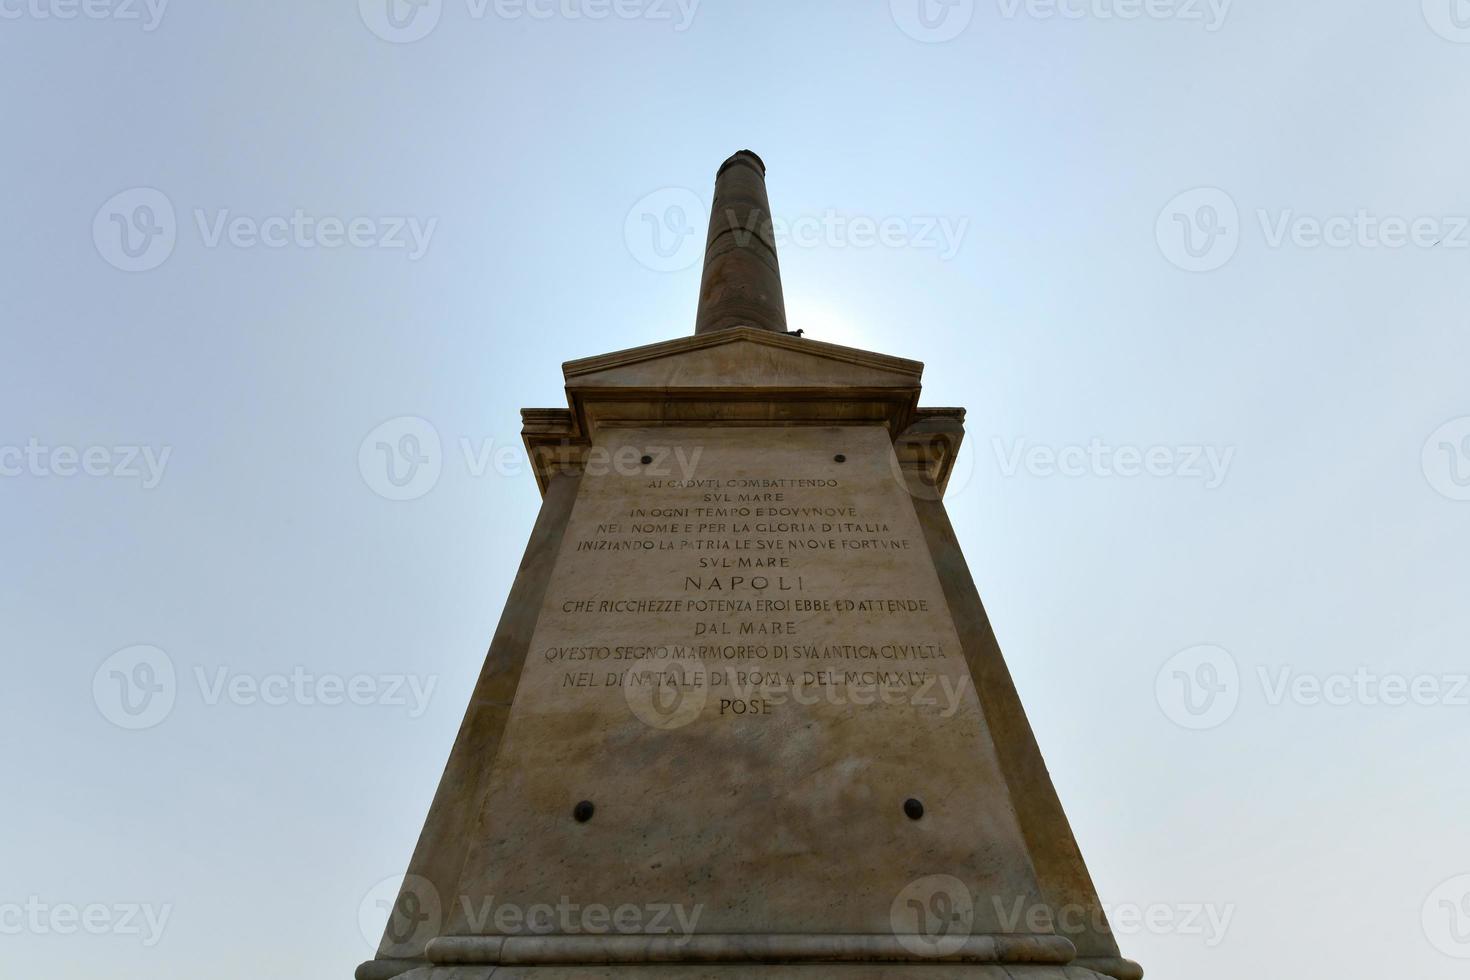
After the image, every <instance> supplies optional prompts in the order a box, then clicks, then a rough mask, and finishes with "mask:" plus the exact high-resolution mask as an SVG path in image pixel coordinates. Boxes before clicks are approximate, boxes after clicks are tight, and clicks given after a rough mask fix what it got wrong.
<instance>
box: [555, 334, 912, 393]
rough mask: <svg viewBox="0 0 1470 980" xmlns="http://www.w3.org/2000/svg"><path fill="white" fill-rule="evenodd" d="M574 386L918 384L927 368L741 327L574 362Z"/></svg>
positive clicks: (570, 365)
mask: <svg viewBox="0 0 1470 980" xmlns="http://www.w3.org/2000/svg"><path fill="white" fill-rule="evenodd" d="M563 371H564V373H565V376H566V383H567V388H568V390H569V391H570V390H577V389H599V388H602V389H606V388H642V389H674V388H677V389H691V388H696V389H697V388H713V389H727V390H728V389H731V388H749V389H757V390H759V389H767V390H769V389H803V388H807V389H811V388H816V389H832V388H868V389H871V388H889V389H914V390H916V389H917V388H918V387H919V380H920V377H921V376H922V374H923V371H924V365H923V364H921V363H919V362H918V361H910V360H906V359H904V358H900V357H890V356H888V355H886V354H876V353H873V352H871V351H865V350H858V349H856V348H853V347H842V346H839V345H837V344H827V343H822V342H820V341H815V340H806V339H803V338H800V337H795V336H791V335H788V334H778V333H773V332H771V331H769V330H758V329H755V328H753V327H735V328H732V329H729V330H720V331H716V332H714V333H708V334H701V335H696V336H693V337H682V338H680V339H678V340H673V341H667V342H665V343H661V344H650V345H649V346H646V347H634V348H631V349H629V350H624V351H618V352H617V353H613V354H604V355H601V356H599V357H589V358H584V359H582V360H577V361H568V362H567V363H566V364H564V365H563Z"/></svg>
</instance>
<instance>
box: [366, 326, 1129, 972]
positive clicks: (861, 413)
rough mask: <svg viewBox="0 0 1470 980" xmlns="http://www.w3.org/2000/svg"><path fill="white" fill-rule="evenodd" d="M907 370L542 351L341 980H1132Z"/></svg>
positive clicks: (755, 332)
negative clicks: (377, 908)
mask: <svg viewBox="0 0 1470 980" xmlns="http://www.w3.org/2000/svg"><path fill="white" fill-rule="evenodd" d="M921 371H922V366H921V365H919V364H917V363H916V362H913V361H906V360H902V359H898V358H891V357H885V356H883V355H877V354H872V353H868V352H864V351H856V350H851V349H847V348H842V347H837V346H833V345H830V344H821V343H815V342H812V341H807V340H801V339H797V338H795V337H791V336H788V335H785V334H781V333H777V332H775V331H772V330H769V329H753V328H742V327H736V328H733V329H722V330H718V331H712V332H707V333H703V334H698V335H696V336H694V337H690V338H686V339H683V340H678V341H673V342H670V343H666V344H658V345H654V346H651V347H646V348H640V349H636V350H631V351H623V352H619V353H617V354H611V355H607V356H604V357H599V358H592V359H588V360H584V361H576V362H571V363H569V364H567V365H566V368H565V373H566V382H567V393H568V402H569V405H568V408H567V409H565V410H560V409H557V410H535V411H528V412H527V413H525V418H526V430H525V435H526V443H527V448H528V450H529V452H530V453H531V455H532V458H533V460H534V461H535V462H536V467H537V477H538V481H539V483H540V485H541V487H542V489H543V491H544V492H545V503H544V505H543V509H542V514H541V517H540V519H539V521H538V523H537V526H536V529H535V531H534V532H533V535H532V540H531V544H530V546H529V547H528V549H527V554H526V557H525V559H524V561H523V562H522V565H521V570H520V574H519V575H518V577H517V580H516V583H515V586H514V588H513V590H512V594H511V597H510V601H509V602H508V604H507V608H506V612H505V615H504V618H503V619H502V622H501V626H500V628H499V630H498V631H497V633H496V637H495V640H494V642H493V643H492V646H491V649H490V653H489V656H488V657H487V660H486V667H485V671H484V674H483V676H482V678H481V680H480V683H479V685H478V686H477V688H476V691H475V695H474V700H473V703H472V704H471V706H470V709H469V712H468V714H467V716H466V719H465V723H464V726H463V728H462V730H461V733H460V737H459V739H458V741H457V742H456V745H455V748H454V751H453V753H452V755H451V758H450V761H449V765H448V768H447V769H446V772H445V776H444V780H443V782H442V784H441V787H440V790H439V793H438V795H437V796H436V798H435V801H434V805H433V808H432V810H431V812H430V814H429V817H428V820H427V822H426V824H425V828H424V833H423V836H422V838H421V840H420V843H419V847H418V850H417V851H416V853H415V855H414V858H413V861H412V863H411V865H410V869H409V876H408V878H407V879H406V881H405V885H404V888H403V893H402V894H401V895H400V898H399V902H398V905H397V906H396V908H395V910H394V914H393V916H392V917H391V919H390V922H389V925H388V929H387V931H386V934H385V937H384V941H383V944H382V946H381V948H380V950H379V957H378V959H376V960H374V961H371V962H370V963H366V964H364V965H363V966H362V967H361V968H360V969H359V971H358V976H359V978H361V980H373V978H387V977H391V976H397V975H406V976H409V977H412V978H413V980H481V978H487V977H490V976H492V975H493V976H494V977H496V978H497V980H512V978H521V977H525V978H528V980H529V978H539V980H563V978H565V980H572V978H578V980H582V978H587V980H590V978H594V977H596V978H601V977H614V976H616V977H660V978H667V980H693V978H704V977H709V978H722V977H732V978H733V977H737V976H750V975H753V974H758V975H761V976H768V977H791V978H806V977H812V978H816V977H822V976H830V975H833V974H834V973H837V974H839V975H842V976H847V977H850V978H852V980H859V978H862V980H866V978H870V977H871V978H876V977H890V976H891V977H912V978H915V980H919V978H925V980H927V978H935V980H938V978H940V977H943V978H953V977H975V978H995V980H1002V978H1005V980H1085V978H1094V977H1099V976H1110V977H1113V978H1117V980H1134V978H1137V977H1139V976H1141V971H1140V970H1139V969H1138V967H1137V966H1136V965H1135V964H1132V963H1130V962H1128V961H1126V960H1123V959H1121V958H1120V956H1119V953H1118V949H1117V945H1116V943H1115V942H1114V941H1113V938H1112V936H1111V934H1110V933H1109V931H1108V929H1107V924H1106V919H1105V918H1104V917H1103V915H1102V913H1101V909H1100V906H1099V903H1098V899H1097V896H1096V893H1095V891H1094V889H1093V886H1092V882H1091V880H1090V878H1089V877H1088V874H1087V870H1086V867H1085V865H1084V864H1083V862H1082V858H1081V855H1080V853H1079V852H1078V850H1077V846H1076V843H1075V841H1074V840H1073V837H1072V833H1071V830H1070V828H1069V827H1068V825H1067V822H1066V818H1065V816H1064V814H1063V812H1062V809H1061V806H1060V804H1059V802H1058V801H1057V799H1056V795H1055V792H1054V790H1053V789H1052V786H1051V782H1050V779H1049V777H1048V776H1047V774H1046V769H1045V766H1044V764H1043V762H1042V760H1041V755H1040V752H1039V751H1038V750H1037V748H1036V744H1035V740H1034V738H1033V736H1032V734H1031V731H1030V728H1029V726H1028V725H1027V723H1026V720H1025V714H1024V712H1023V710H1022V709H1021V706H1020V703H1019V700H1018V698H1017V697H1016V693H1015V689H1014V687H1013V686H1012V684H1011V682H1010V677H1009V674H1008V673H1007V671H1006V669H1005V665H1004V661H1003V659H1002V658H1001V656H1000V652H999V649H998V647H997V646H996V644H995V639H994V635H993V633H992V632H991V630H990V628H989V624H988V621H987V620H986V618H985V613H984V609H983V607H982V606H981V604H980V600H979V597H978V595H977V594H976V592H975V588H974V584H973V582H972V581H971V579H970V576H969V572H968V570H967V569H966V568H965V564H964V559H963V557H962V555H961V553H960V551H959V548H958V545H957V543H956V542H955V540H954V535H953V532H952V530H951V529H950V527H949V523H948V519H947V517H946V516H945V513H944V506H943V502H942V496H943V492H944V489H945V486H946V484H947V481H948V478H949V474H950V470H951V468H952V466H953V463H954V458H955V454H956V452H957V450H958V447H959V443H960V439H961V438H962V434H963V433H962V423H963V415H964V413H963V411H961V410H958V409H933V410H925V409H920V408H919V407H918V398H919V387H920V385H919V382H920V374H921ZM1061 912H1065V913H1066V914H1062V915H1059V914H1058V913H1061ZM1063 924H1070V925H1071V926H1072V928H1070V930H1068V929H1065V928H1063Z"/></svg>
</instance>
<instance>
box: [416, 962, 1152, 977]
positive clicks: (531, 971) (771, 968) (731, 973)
mask: <svg viewBox="0 0 1470 980" xmlns="http://www.w3.org/2000/svg"><path fill="white" fill-rule="evenodd" d="M1140 972H1141V971H1140ZM833 975H837V976H840V977H842V978H844V980H887V978H889V977H896V978H899V980H954V978H962V980H1112V978H1110V977H1108V976H1106V975H1104V974H1101V973H1094V972H1093V971H1092V970H1089V969H1086V968H1083V967H1078V966H1017V965H1013V964H1012V965H1005V966H1001V965H998V964H988V965H987V964H965V963H803V964H780V963H769V964H754V963H740V964H727V965H715V966H700V965H695V964H685V965H681V964H668V965H661V964H644V965H638V966H633V965H627V966H441V967H422V968H420V969H417V970H414V971H412V972H410V973H403V974H399V976H398V980H737V978H739V977H749V976H760V977H764V978H767V980H821V978H823V977H830V976H833Z"/></svg>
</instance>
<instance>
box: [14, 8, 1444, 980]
mask: <svg viewBox="0 0 1470 980" xmlns="http://www.w3.org/2000/svg"><path fill="white" fill-rule="evenodd" d="M920 2H921V0H892V3H890V2H889V0H862V2H857V0H841V2H839V0H802V2H792V0H741V2H734V0H704V2H702V3H696V2H695V0H683V2H682V3H680V2H677V0H617V2H616V3H614V2H612V0H606V2H601V3H600V2H598V0H555V2H551V0H524V2H519V3H517V2H509V0H501V2H496V0H486V2H481V0H425V2H423V3H421V4H418V5H414V4H410V3H407V2H405V0H362V2H361V3H356V2H354V0H330V2H313V3H300V2H287V0H256V2H251V3H238V4H224V3H217V2H216V3H204V2H199V3H188V4H186V3H183V2H177V0H176V2H174V3H164V2H163V0H154V2H152V3H151V4H150V3H144V2H142V0H138V2H132V0H88V2H86V3H85V4H82V3H70V2H68V0H0V77H3V78H4V80H5V82H6V86H5V90H6V92H7V96H6V97H5V99H4V100H3V104H0V133H3V137H0V140H3V147H4V152H3V153H0V183H3V187H4V191H3V192H0V222H3V226H4V228H5V229H6V232H7V233H6V234H5V235H4V236H3V237H0V260H3V261H0V533H3V540H4V542H5V544H6V554H7V558H8V560H7V561H5V562H4V563H3V565H0V613H3V615H0V638H3V644H4V645H3V651H4V654H3V655H4V663H5V664H6V666H7V668H8V675H9V676H8V678H7V681H8V682H7V683H5V684H4V685H3V686H0V692H3V693H0V711H3V715H0V717H3V718H4V731H5V734H6V742H7V745H8V747H9V750H8V751H7V752H6V753H4V759H3V762H0V775H3V776H4V785H5V786H6V787H7V789H8V791H9V792H8V793H7V805H6V807H5V813H6V816H5V818H4V820H3V822H0V828H3V831H4V832H3V834H0V870H3V873H0V972H3V973H4V974H5V975H6V976H16V977H20V976H38V977H39V976H44V977H48V978H57V980H81V978H91V977H98V976H106V977H116V978H139V980H141V978H145V977H146V978H149V980H155V978H175V977H177V978H195V977H211V978H220V980H234V978H238V980H245V978H251V980H254V978H259V977H301V978H313V980H315V978H328V977H343V978H345V977H349V976H350V975H351V972H352V969H353V968H354V966H355V965H356V964H357V963H358V962H359V961H361V960H362V959H364V958H367V957H369V956H370V955H371V954H372V951H373V946H374V945H375V944H376V939H377V935H376V932H377V930H379V929H380V928H381V925H382V921H383V915H384V913H382V912H381V910H376V909H374V907H373V896H374V895H375V894H376V893H375V891H374V889H375V887H376V886H378V885H379V883H380V882H382V881H383V880H384V879H386V878H389V877H390V876H393V875H396V874H400V873H401V872H402V871H403V869H404V866H405V865H406V863H407V860H408V857H409V854H410V851H411V848H412V846H413V844H414V841H415V840H416V837H417V834H418V831H419V827H420V825H421V822H422V819H423V817H424V814H425V811H426V809H427V807H428V803H429V800H430V797H431V794H432V793H433V790H434V788H435V786H436V785H437V782H438V779H439V774H440V771H441V768H442V766H443V764H444V760H445V758H446V757H447V755H448V752H449V748H450V744H451V742H452V740H453V737H454V734H455V732H456V730H457V728H458V726H459V722H460V719H461V716H462V714H463V711H464V708H465V705H466V703H467V701H468V698H469V691H470V687H471V685H472V683H473V681H474V678H475V676H476V675H477V673H478V671H479V669H480V665H481V661H482V659H483V656H484V651H485V648H486V646H487V644H488V642H489V639H490V636H491V634H492V632H493V630H494V626H495V623H496V621H497V619H498V617H499V615H500V610H501V605H502V603H503V601H504V599H505V596H506V593H507V591H508V589H509V586H510V582H511V579H512V576H513V575H514V572H515V569H516V565H517V563H518V561H519V558H520V553H521V549H522V548H523V546H524V543H525V540H526V537H527V534H528V533H529V531H530V528H531V525H532V522H533V520H534V517H535V513H536V509H537V506H538V504H539V496H538V494H537V491H536V487H535V483H534V480H533V478H532V476H531V474H530V472H529V469H528V468H527V466H526V465H525V462H524V460H523V453H522V450H521V449H520V436H519V431H520V418H519V411H520V409H521V408H523V407H556V406H560V405H563V404H565V400H564V396H563V394H562V391H561V376H560V364H561V362H562V361H564V360H567V359H571V358H576V357H583V356H589V355H594V354H599V353H604V352H607V351H610V350H615V349H620V348H625V347H632V346H637V345H640V344H646V343H653V342H656V341H661V340H666V339H669V338H672V337H677V336H683V335H685V334H687V333H689V332H690V331H691V330H692V329H693V321H694V304H695V300H696V293H697V287H698V277H699V270H698V266H697V260H698V257H699V256H698V253H699V248H700V245H699V241H698V239H699V238H700V237H701V236H702V229H703V226H704V223H705V220H706V213H705V211H704V210H703V209H704V208H705V207H706V206H707V200H708V196H709V193H710V190H711V188H712V184H713V177H714V171H715V168H716V166H717V165H718V164H719V163H720V161H721V160H723V159H724V158H725V157H726V156H728V155H729V154H730V153H731V152H733V151H734V150H737V149H740V148H742V147H746V146H748V147H750V148H752V149H754V150H756V151H757V152H758V153H760V154H761V155H762V156H763V157H764V159H765V161H766V163H767V164H768V166H769V168H770V175H769V185H770V191H771V197H772V202H773V209H774V211H775V212H776V216H777V218H778V219H779V221H780V223H781V226H782V230H783V235H782V241H781V263H782V267H783V272H784V276H785V284H786V291H787V296H788V306H789V313H790V320H791V325H792V326H793V327H801V328H804V329H806V330H807V333H808V336H811V337H814V338H816V339H819V340H824V341H831V342H835V343H840V344H848V345H852V346H858V347H865V348H870V349H875V350H879V351H882V352H884V353H890V354H895V355H900V356H904V357H911V358H914V359H917V360H922V361H924V362H926V364H927V370H926V374H925V401H926V403H927V404H929V405H961V406H965V407H966V408H967V409H968V410H969V416H968V418H969V421H968V436H967V442H966V451H965V454H964V458H963V459H962V461H961V464H960V467H959V471H958V474H957V476H956V478H955V482H954V484H953V486H952V488H951V492H950V496H949V507H950V512H951V515H952V517H953V520H954V523H955V525H956V528H957V530H958V532H959V535H960V538H961V541H962V542H963V543H964V545H965V547H966V551H967V555H968V557H969V561H970V563H971V567H972V570H973V571H974V573H975V577H976V580H977V582H978V583H979V586H980V589H981V593H982V596H983V597H984V599H985V601H986V604H987V607H988V609H989V612H990V615H991V618H992V620H993V622H994V624H995V627H996V630H997V632H998V634H999V636H1000V640H1001V643H1002V646H1003V648H1004V649H1005V651H1006V654H1007V657H1008V659H1009V662H1010V664H1011V668H1012V670H1013V672H1014V673H1015V675H1016V680H1017V684H1018V686H1019V688H1020V691H1021V695H1022V697H1023V699H1024V701H1025V703H1026V706H1027V709H1028V711H1029V713H1030V716H1031V720H1032V723H1033V725H1034V727H1035V729H1036V731H1037V735H1038V738H1039V740H1040V742H1041V747H1042V750H1043V752H1044V753H1045V754H1046V757H1047V761H1048V763H1049V765H1050V768H1051V771H1052V774H1053V776H1054V778H1055V780H1056V782H1057V785H1058V789H1059V791H1060V793H1061V796H1062V799H1063V802H1064V803H1065V805H1066V806H1067V810H1068V813H1069V815H1070V817H1071V819H1072V822H1073V825H1074V828H1075V830H1076V832H1077V835H1078V837H1079V839H1080V841H1081V843H1082V847H1083V850H1084V853H1085V855H1086V857H1087V858H1088V861H1089V863H1090V865H1091V868H1092V871H1093V874H1094V877H1095V878H1096V880H1097V883H1098V887H1099V891H1100V892H1101V894H1102V897H1103V900H1104V902H1105V903H1106V904H1107V905H1108V906H1109V907H1110V908H1113V909H1115V910H1116V911H1117V912H1119V913H1121V915H1117V916H1115V917H1117V918H1119V919H1120V928H1119V931H1120V933H1122V935H1121V936H1120V941H1121V944H1122V946H1123V949H1124V952H1125V954H1127V955H1129V956H1131V957H1132V958H1135V959H1137V960H1139V961H1140V962H1142V963H1143V964H1144V965H1145V967H1147V968H1148V969H1149V971H1150V975H1151V976H1152V977H1156V978H1161V980H1167V978H1182V980H1236V978H1239V977H1243V976H1257V975H1263V971H1264V974H1265V975H1269V976H1273V977H1282V978H1286V977H1341V978H1354V980H1356V978H1362V980H1367V978H1380V977H1403V978H1410V977H1412V978H1414V980H1441V978H1443V980H1449V978H1455V977H1461V976H1463V975H1464V971H1465V968H1466V959H1467V958H1470V845H1467V838H1466V834H1465V814H1466V812H1467V810H1470V789H1467V785H1466V782H1465V780H1464V779H1463V778H1462V776H1461V773H1462V771H1463V768H1464V759H1463V749H1464V746H1465V745H1466V744H1467V736H1470V688H1467V686H1466V685H1465V683H1464V677H1465V674H1466V673H1467V672H1470V656H1467V643H1466V637H1467V635H1470V604H1467V603H1466V601H1465V597H1466V591H1467V589H1466V587H1467V584H1470V574H1467V561H1466V559H1467V553H1466V541H1467V540H1470V537H1467V535H1470V383H1467V377H1466V365H1467V364H1470V326H1467V319H1470V315H1467V310H1470V275H1467V270H1470V218H1467V216H1470V193H1467V191H1466V189H1465V188H1466V180H1465V176H1466V173H1467V164H1470V135H1467V133H1470V131H1467V129H1466V127H1465V125H1464V115H1465V93H1466V91H1467V89H1470V7H1467V6H1466V4H1465V3H1464V2H1463V0H1424V3H1423V4H1422V8H1421V4H1419V3H1416V2H1406V3H1396V4H1389V3H1383V2H1381V0H1379V2H1367V0H1345V2H1344V0H1335V2H1327V0H1293V2H1290V3H1284V2H1280V0H1275V2H1269V0H1234V2H1225V0H1214V2H1208V0H1153V2H1149V3H1130V2H1129V0H1058V2H1057V3H1055V4H1048V3H1046V2H1042V0H1029V2H1028V0H958V2H957V3H954V4H951V5H949V6H945V5H942V4H941V3H940V2H939V0H922V2H923V3H924V6H922V7H921V6H919V4H920ZM689 229H696V232H695V234H694V236H693V238H692V239H691V238H689V237H688V235H687V234H685V233H686V232H687V231H688V230H689ZM405 417H408V418H412V419H417V420H422V423H418V422H414V423H403V422H401V421H400V422H392V420H401V419H404V418H405ZM384 423H391V424H390V425H389V426H388V428H387V429H380V427H381V426H383V425H384ZM405 425H408V426H409V427H408V428H405ZM415 426H417V428H414V427H415ZM425 427H427V428H425ZM375 432H388V433H390V434H391V435H392V437H393V438H394V439H395V440H396V439H398V438H400V437H401V436H403V435H405V434H408V435H414V436H418V437H421V438H419V441H418V442H416V443H414V444H413V445H415V446H417V448H418V449H419V450H421V451H423V453H424V456H425V458H426V459H429V460H431V461H432V466H431V467H430V469H426V470H423V471H422V472H421V473H420V474H418V475H415V476H414V477H413V480H418V481H420V482H418V483H414V482H413V480H409V481H407V482H404V483H403V485H402V486H399V485H395V484H394V483H393V482H391V481H386V480H385V479H384V473H383V470H382V468H381V466H380V467H378V468H377V469H376V470H375V469H374V466H373V453H374V447H375V444H376V440H369V438H368V437H369V435H370V434H372V433H375ZM435 439H437V443H438V449H437V451H435V450H433V446H432V443H433V441H434V440H435ZM502 450H504V451H502ZM426 465H427V464H426ZM393 497H400V498H408V499H390V498H393ZM139 646H143V647H146V648H148V649H145V650H142V651H139V650H135V649H134V648H136V647H139ZM160 658H162V659H160ZM160 664H166V665H167V666H168V667H169V668H171V670H172V681H171V682H170V680H169V678H168V677H166V676H164V675H163V674H161V673H160V672H159V671H158V667H159V665H160ZM140 669H141V672H140ZM150 671H151V673H150ZM119 678H121V679H124V680H125V681H126V682H127V683H129V684H133V685H135V687H133V688H127V687H125V686H119V683H120V681H119ZM129 691H132V694H131V695H130V694H129ZM141 691H156V692H161V693H160V694H159V696H158V697H151V698H145V697H143V696H142V695H141V694H139V693H138V692H141ZM354 702H361V703H354ZM89 907H93V908H92V911H90V912H89V911H87V910H88V909H89ZM99 907H100V908H101V909H102V910H103V911H97V908H99ZM68 909H69V910H71V911H70V912H68V911H67V910H68ZM130 909H131V910H132V912H131V913H129V911H128V910H130ZM125 915H127V916H131V917H129V918H127V919H126V921H124V916H125ZM375 916H376V917H375ZM1130 921H1131V922H1132V923H1133V925H1132V927H1131V928H1128V927H1127V926H1126V923H1128V922H1130ZM68 923H70V926H69V927H68ZM84 923H86V924H85V925H84ZM364 930H366V931H367V932H368V933H369V934H370V938H371V942H370V941H369V939H368V938H365V937H364V935H363V933H364ZM90 933H96V934H90ZM1264 964H1269V966H1265V965H1264Z"/></svg>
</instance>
